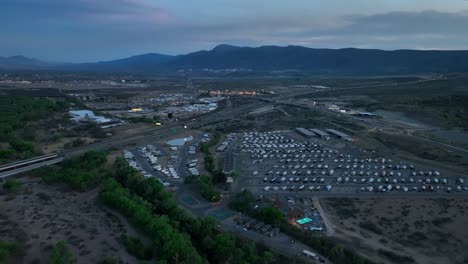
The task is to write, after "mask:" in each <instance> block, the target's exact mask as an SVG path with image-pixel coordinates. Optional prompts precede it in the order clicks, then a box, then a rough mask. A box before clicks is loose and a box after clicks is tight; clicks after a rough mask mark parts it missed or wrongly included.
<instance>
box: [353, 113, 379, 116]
mask: <svg viewBox="0 0 468 264" xmlns="http://www.w3.org/2000/svg"><path fill="white" fill-rule="evenodd" d="M354 115H355V116H360V117H377V115H376V114H373V113H371V112H356V113H355V114H354Z"/></svg>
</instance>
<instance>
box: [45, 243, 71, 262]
mask: <svg viewBox="0 0 468 264" xmlns="http://www.w3.org/2000/svg"><path fill="white" fill-rule="evenodd" d="M71 263H75V261H74V259H73V254H72V252H71V251H70V249H69V248H68V245H67V242H65V241H60V242H58V243H57V244H56V245H55V246H54V248H53V249H52V252H51V253H50V257H49V264H71Z"/></svg>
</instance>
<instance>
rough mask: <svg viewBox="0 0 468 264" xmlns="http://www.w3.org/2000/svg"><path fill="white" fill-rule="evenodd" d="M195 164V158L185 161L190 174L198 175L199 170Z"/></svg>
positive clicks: (196, 162) (196, 161) (196, 163)
mask: <svg viewBox="0 0 468 264" xmlns="http://www.w3.org/2000/svg"><path fill="white" fill-rule="evenodd" d="M197 165H198V160H197V159H193V160H189V161H187V170H188V172H189V173H190V176H200V172H199V171H198V169H197Z"/></svg>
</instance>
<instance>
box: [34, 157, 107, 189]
mask: <svg viewBox="0 0 468 264" xmlns="http://www.w3.org/2000/svg"><path fill="white" fill-rule="evenodd" d="M106 160H107V156H106V154H105V153H103V152H97V151H90V152H86V153H85V154H84V155H83V156H81V157H78V158H73V159H69V160H66V161H64V162H63V164H62V166H61V167H60V168H56V167H44V168H41V169H39V170H38V173H39V174H40V175H41V176H42V179H44V180H45V181H46V182H51V183H53V182H64V183H67V184H68V185H69V186H70V187H71V188H73V189H75V190H81V191H84V190H87V189H89V188H91V187H94V186H96V185H97V184H99V183H100V182H102V180H103V179H104V178H105V177H106V174H107V172H106V169H105V168H104V167H103V165H104V164H105V163H106Z"/></svg>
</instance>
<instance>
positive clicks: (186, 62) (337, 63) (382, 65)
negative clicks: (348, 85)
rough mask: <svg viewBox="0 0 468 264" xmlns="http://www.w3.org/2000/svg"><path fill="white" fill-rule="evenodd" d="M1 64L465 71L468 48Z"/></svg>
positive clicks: (242, 52) (265, 51) (81, 68)
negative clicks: (459, 49) (461, 49)
mask: <svg viewBox="0 0 468 264" xmlns="http://www.w3.org/2000/svg"><path fill="white" fill-rule="evenodd" d="M0 69H3V70H33V71H34V70H51V71H52V70H56V71H78V72H122V73H157V72H173V71H178V70H193V71H202V70H226V69H238V70H240V69H242V70H251V71H285V70H296V71H306V72H310V73H315V74H414V73H450V72H468V51H442V50H428V51H423V50H395V51H385V50H377V49H355V48H346V49H313V48H306V47H301V46H287V47H279V46H262V47H255V48H251V47H236V46H231V45H225V44H222V45H219V46H216V47H215V48H214V49H212V50H209V51H207V50H203V51H197V52H193V53H189V54H185V55H178V56H170V55H163V54H157V53H148V54H142V55H137V56H133V57H129V58H124V59H119V60H112V61H102V62H91V63H50V62H44V61H40V60H36V59H31V58H26V57H23V56H14V57H0Z"/></svg>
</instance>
